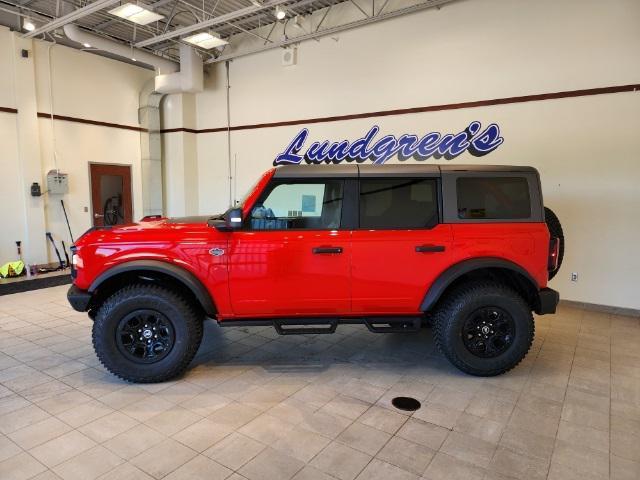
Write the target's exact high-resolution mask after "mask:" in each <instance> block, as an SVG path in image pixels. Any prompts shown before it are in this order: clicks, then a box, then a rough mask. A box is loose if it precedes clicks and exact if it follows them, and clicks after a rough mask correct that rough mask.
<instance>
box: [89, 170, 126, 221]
mask: <svg viewBox="0 0 640 480" xmlns="http://www.w3.org/2000/svg"><path fill="white" fill-rule="evenodd" d="M89 168H90V173H91V204H92V212H91V216H92V218H93V225H94V226H96V227H98V226H103V225H122V224H125V223H131V222H132V221H133V219H132V204H131V167H130V166H128V165H106V164H96V163H92V164H90V165H89Z"/></svg>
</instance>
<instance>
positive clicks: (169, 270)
mask: <svg viewBox="0 0 640 480" xmlns="http://www.w3.org/2000/svg"><path fill="white" fill-rule="evenodd" d="M140 270H146V271H152V272H160V273H164V274H165V275H169V276H171V277H173V278H175V279H176V280H178V281H179V282H181V283H182V284H184V285H185V286H186V287H187V288H188V289H189V290H191V292H192V293H193V295H194V296H195V297H196V299H197V300H198V302H199V303H200V305H201V306H202V308H203V309H204V311H205V313H206V314H207V315H208V316H214V315H215V314H216V307H215V305H214V303H213V300H212V299H211V295H210V294H209V291H208V290H207V289H206V287H205V286H204V285H203V284H202V282H201V281H200V280H199V279H198V278H197V277H196V276H195V275H194V274H193V273H191V272H189V271H188V270H185V269H184V268H181V267H178V266H176V265H173V264H171V263H167V262H162V261H158V260H134V261H131V262H124V263H121V264H119V265H116V266H114V267H112V268H110V269H108V270H107V271H106V272H103V273H101V274H100V275H98V277H97V278H96V279H95V280H94V281H93V282H92V283H91V285H90V286H89V290H88V292H89V293H93V292H94V291H95V290H97V289H98V287H99V286H100V284H102V283H103V282H104V281H106V280H108V279H110V278H112V277H114V276H115V275H119V274H121V273H126V272H135V271H140Z"/></svg>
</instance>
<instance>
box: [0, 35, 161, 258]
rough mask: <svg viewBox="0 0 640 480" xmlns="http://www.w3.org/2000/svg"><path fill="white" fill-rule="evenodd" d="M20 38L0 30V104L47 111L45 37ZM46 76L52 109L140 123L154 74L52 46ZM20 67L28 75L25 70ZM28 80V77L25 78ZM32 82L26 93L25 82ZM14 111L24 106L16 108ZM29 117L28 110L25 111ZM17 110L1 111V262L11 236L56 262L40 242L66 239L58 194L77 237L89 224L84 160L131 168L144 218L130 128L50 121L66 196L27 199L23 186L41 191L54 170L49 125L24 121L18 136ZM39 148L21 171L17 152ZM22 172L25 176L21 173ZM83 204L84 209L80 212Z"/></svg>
mask: <svg viewBox="0 0 640 480" xmlns="http://www.w3.org/2000/svg"><path fill="white" fill-rule="evenodd" d="M17 38H18V36H16V35H15V34H13V33H11V32H9V30H7V29H5V28H3V27H0V106H2V107H15V105H16V97H17V98H19V99H22V102H23V104H24V102H25V101H26V102H27V103H29V104H32V105H33V107H34V112H35V111H37V112H44V113H50V112H51V98H50V85H49V55H48V54H49V47H50V46H51V45H52V44H51V43H49V42H41V41H37V40H36V41H27V43H26V44H24V45H22V46H20V44H19V42H23V41H22V40H20V41H18V40H17ZM20 48H27V49H29V50H30V58H29V60H28V62H30V63H29V68H28V69H26V70H25V69H24V68H21V67H24V66H25V64H24V62H26V61H25V60H24V59H22V58H21V57H20V51H19V50H20ZM51 67H52V69H51V78H52V90H53V99H54V102H53V107H54V113H55V114H57V115H64V116H70V117H77V118H82V119H87V120H97V121H102V122H109V123H117V124H123V125H130V126H138V102H139V100H138V96H139V93H140V91H141V90H142V87H143V85H144V84H145V82H147V81H148V80H150V79H152V78H153V72H151V71H149V70H145V69H142V68H138V67H135V66H131V65H128V64H125V63H122V62H117V61H114V60H110V59H106V58H104V57H99V56H97V55H93V54H91V53H87V52H82V51H78V50H74V49H71V48H67V47H64V46H60V45H56V46H54V47H53V48H52V50H51ZM25 72H26V73H25ZM27 77H29V78H27ZM29 81H32V82H33V85H34V88H33V89H32V90H31V91H30V92H29V91H25V87H24V85H23V84H25V83H28V82H29ZM19 110H20V114H22V112H23V109H22V108H19ZM29 115H30V116H31V113H29ZM17 117H18V116H17V115H15V114H9V113H2V112H0V166H1V167H2V172H3V178H4V179H6V180H5V182H3V183H4V184H5V185H3V188H0V219H1V220H2V224H3V234H2V235H1V236H0V263H4V262H6V261H9V260H13V259H15V258H16V249H15V240H22V241H23V242H27V243H28V242H29V241H31V243H32V244H33V245H34V248H33V249H31V251H27V252H25V253H26V257H27V258H26V259H25V260H28V261H29V262H32V263H41V262H45V261H54V260H55V254H54V253H53V251H52V250H51V249H50V248H49V246H48V245H46V243H44V242H38V241H40V240H42V238H43V237H44V232H43V230H44V231H51V232H52V234H53V236H54V238H55V239H56V241H57V242H59V241H60V240H62V239H63V240H65V242H67V243H70V241H69V235H68V232H67V227H66V224H65V222H64V216H63V213H62V207H61V205H60V199H61V198H62V199H63V200H64V202H65V205H66V207H67V213H68V214H69V220H70V223H71V227H72V230H73V233H74V235H75V236H76V238H77V237H78V236H79V235H80V234H81V233H82V232H84V231H85V230H86V229H88V228H89V227H90V226H91V225H92V220H91V200H90V185H89V162H96V163H115V164H124V165H131V166H132V188H133V213H134V218H139V217H140V216H141V215H142V194H141V187H140V185H141V180H140V133H138V132H136V131H132V130H124V129H118V128H110V127H103V126H95V125H87V124H81V123H74V122H68V121H59V120H55V121H54V123H53V129H54V131H55V144H56V148H55V150H56V153H57V155H56V157H57V168H59V169H60V170H61V171H62V172H64V173H67V174H69V186H70V188H69V193H68V194H65V195H62V196H61V195H49V194H45V195H43V196H42V197H40V198H32V197H30V196H29V192H28V191H27V189H26V188H25V184H26V185H29V184H30V183H31V182H36V181H37V182H38V183H40V185H41V186H42V190H43V191H44V190H45V189H46V183H45V182H46V179H45V175H46V172H48V171H49V170H51V169H54V168H56V160H55V159H54V153H53V152H54V149H53V136H52V125H51V121H50V120H49V119H48V118H38V119H36V118H33V119H31V118H29V119H28V120H29V121H30V123H29V126H28V128H27V130H26V131H23V132H22V134H23V135H24V137H23V138H26V140H24V141H22V144H21V141H20V136H19V135H18V122H17ZM27 146H28V147H29V148H28V149H29V150H32V149H33V148H34V147H36V146H37V150H38V154H37V155H38V157H39V158H37V160H36V162H35V168H36V171H35V173H33V172H32V173H27V172H25V171H24V166H25V162H24V161H23V160H22V157H21V151H22V152H24V151H25V150H26V147H27ZM27 177H28V178H27ZM25 207H29V208H32V209H34V210H35V211H40V212H44V225H43V226H42V227H40V228H39V227H38V226H33V224H31V225H28V223H29V222H28V221H26V217H25ZM84 207H87V208H88V209H89V212H85V211H84Z"/></svg>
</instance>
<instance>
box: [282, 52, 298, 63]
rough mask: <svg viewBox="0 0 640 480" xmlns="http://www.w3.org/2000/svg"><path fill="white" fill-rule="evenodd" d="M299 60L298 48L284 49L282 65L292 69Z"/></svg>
mask: <svg viewBox="0 0 640 480" xmlns="http://www.w3.org/2000/svg"><path fill="white" fill-rule="evenodd" d="M297 60H298V49H297V48H296V47H291V48H283V49H282V65H283V66H285V67H291V66H292V65H295V64H296V62H297Z"/></svg>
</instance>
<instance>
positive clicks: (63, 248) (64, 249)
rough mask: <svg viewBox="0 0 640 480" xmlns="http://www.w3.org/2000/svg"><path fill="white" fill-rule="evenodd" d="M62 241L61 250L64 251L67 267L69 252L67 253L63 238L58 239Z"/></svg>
mask: <svg viewBox="0 0 640 480" xmlns="http://www.w3.org/2000/svg"><path fill="white" fill-rule="evenodd" d="M60 242H61V243H62V251H63V252H64V258H65V259H66V260H67V267H70V266H71V262H69V254H68V253H67V246H66V245H65V244H64V240H60Z"/></svg>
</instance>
